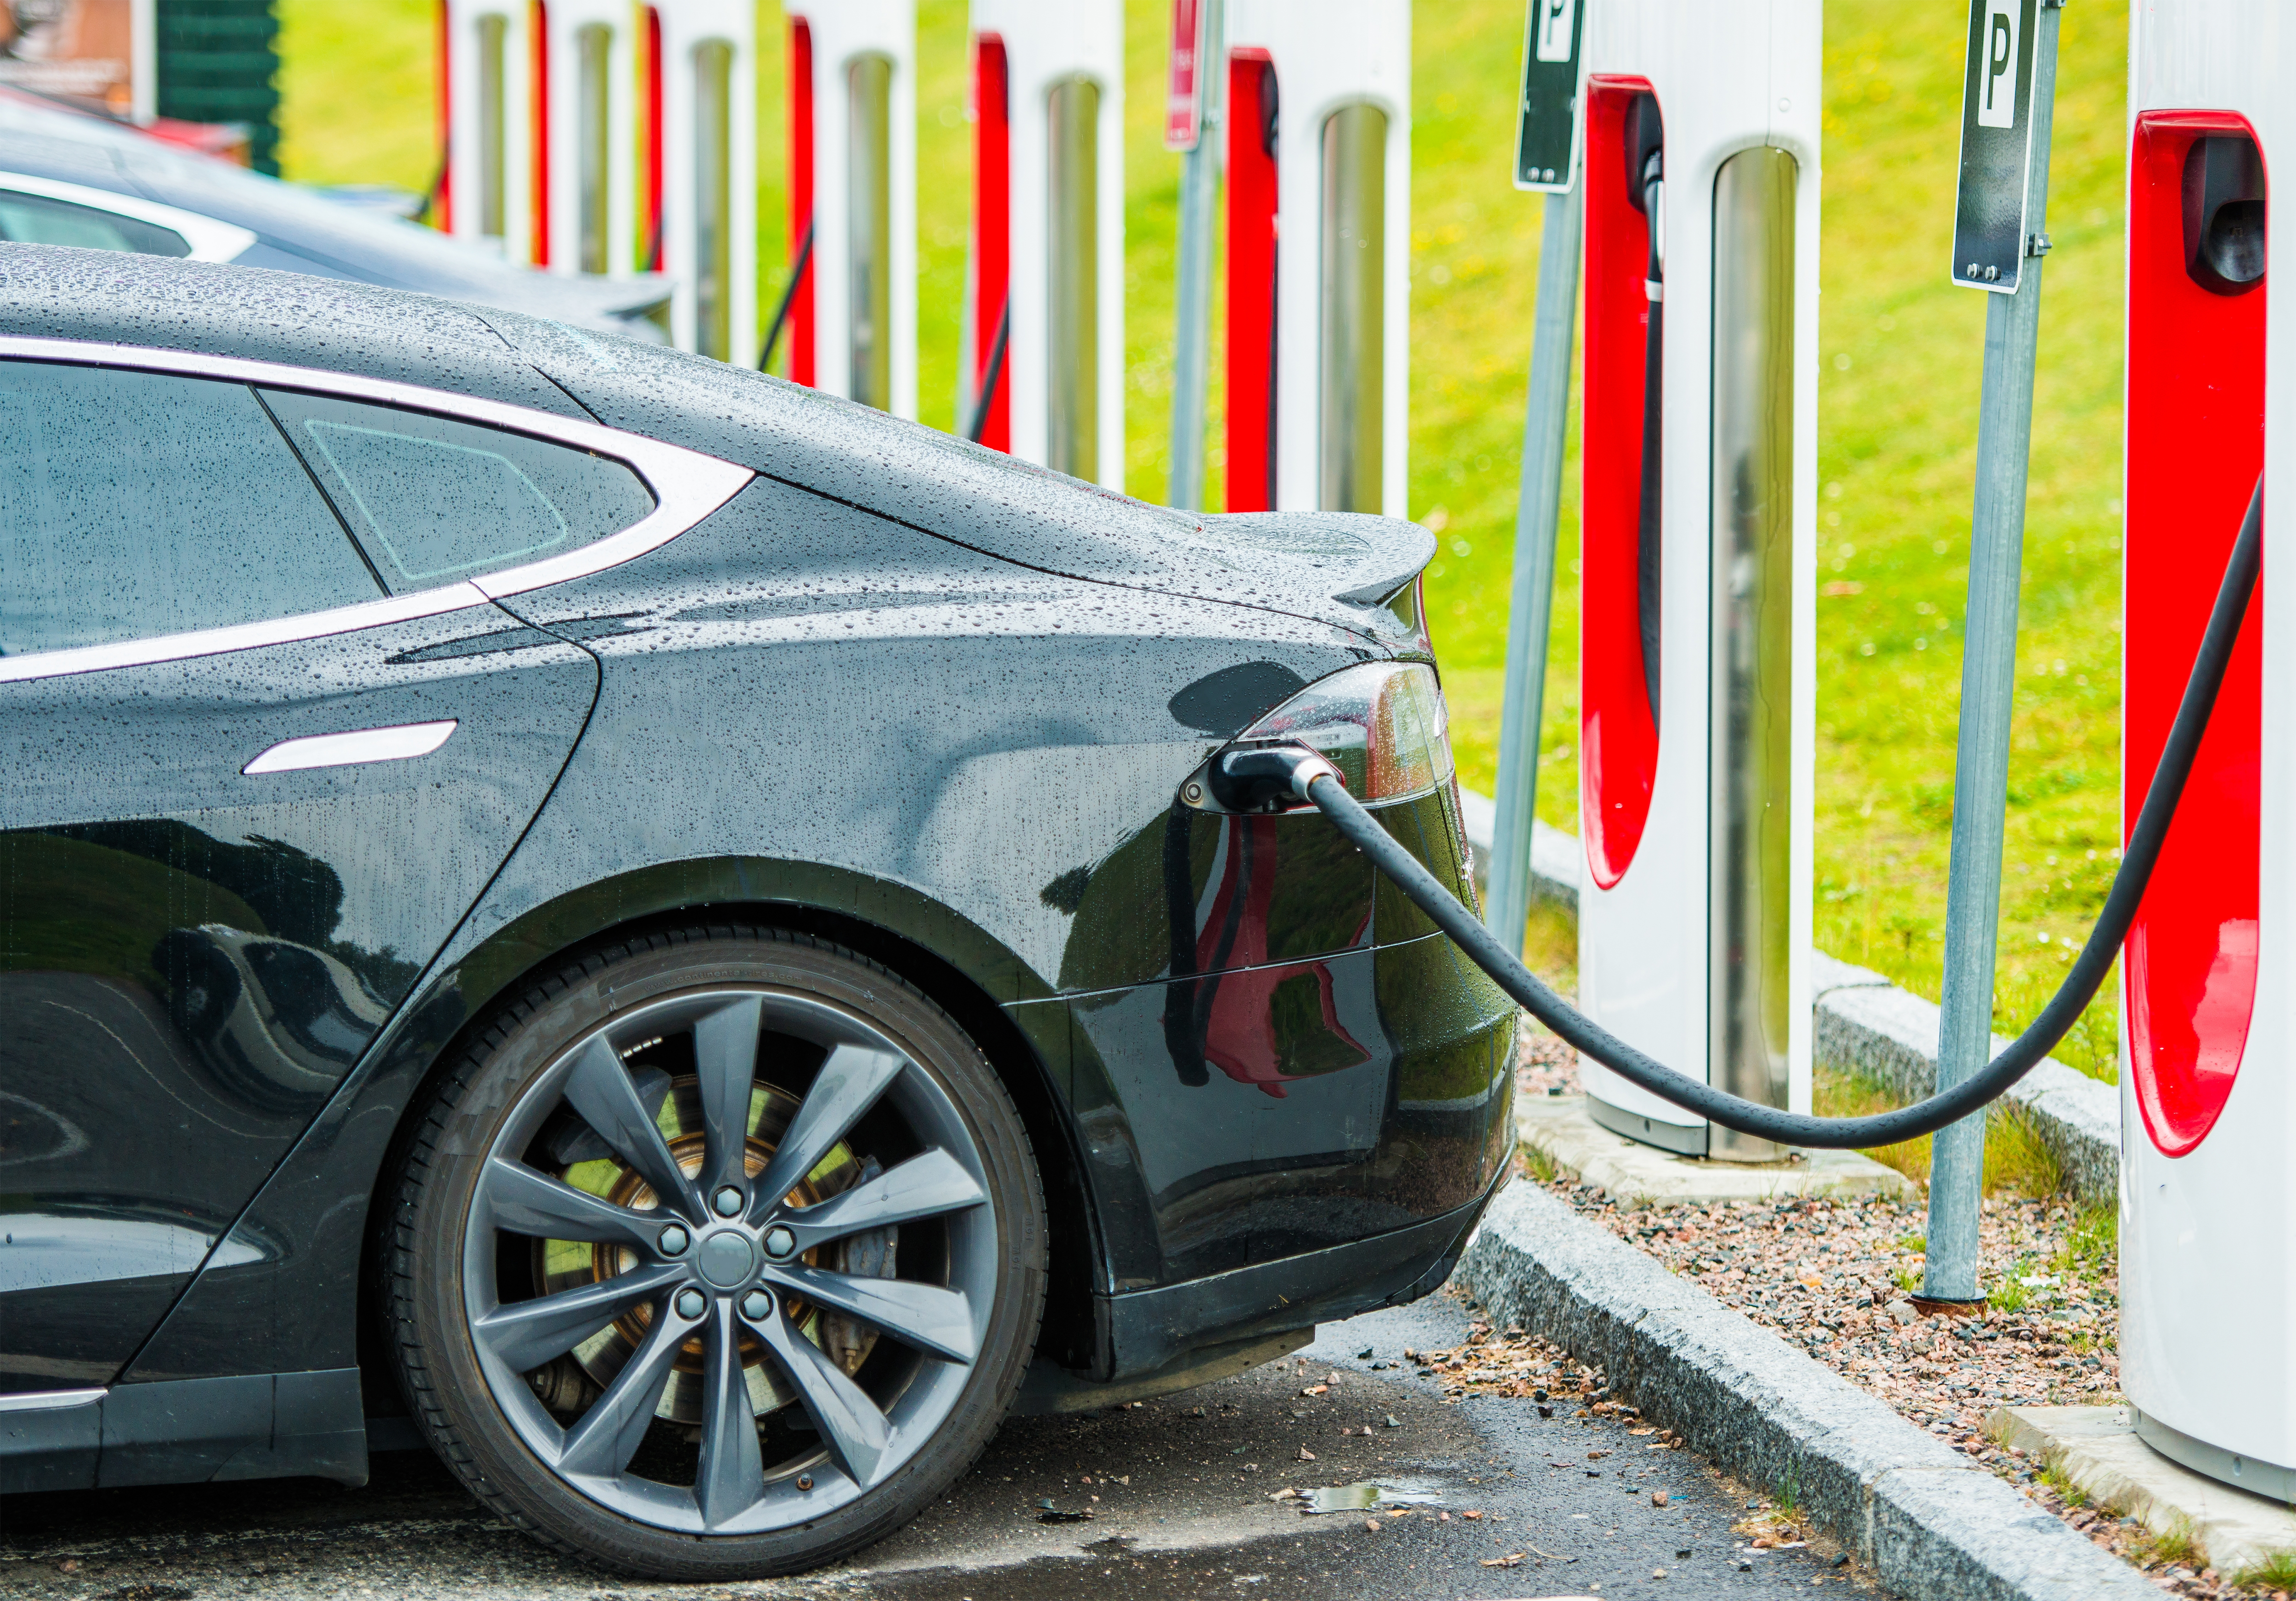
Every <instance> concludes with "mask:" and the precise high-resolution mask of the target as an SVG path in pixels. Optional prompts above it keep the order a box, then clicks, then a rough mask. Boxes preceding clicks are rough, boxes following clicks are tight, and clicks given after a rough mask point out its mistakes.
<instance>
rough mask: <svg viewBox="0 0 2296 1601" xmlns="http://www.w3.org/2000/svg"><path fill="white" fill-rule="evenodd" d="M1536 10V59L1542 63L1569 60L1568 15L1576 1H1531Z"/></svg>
mask: <svg viewBox="0 0 2296 1601" xmlns="http://www.w3.org/2000/svg"><path fill="white" fill-rule="evenodd" d="M1532 4H1534V5H1536V6H1537V7H1538V51H1537V54H1538V59H1539V60H1540V61H1542V62H1567V61H1569V60H1570V14H1571V12H1574V11H1576V10H1577V9H1578V4H1579V0H1532Z"/></svg>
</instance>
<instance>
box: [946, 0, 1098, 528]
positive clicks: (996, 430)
mask: <svg viewBox="0 0 2296 1601" xmlns="http://www.w3.org/2000/svg"><path fill="white" fill-rule="evenodd" d="M972 64H973V71H972V111H973V115H974V118H975V123H974V156H975V160H974V170H973V205H972V258H971V262H970V265H969V267H968V269H967V272H966V284H965V293H966V306H965V313H964V360H963V362H962V364H961V370H962V372H963V374H964V381H963V384H962V392H961V394H960V397H959V399H960V410H961V415H962V416H963V417H964V418H966V419H973V418H975V415H976V413H981V412H983V407H982V406H981V402H982V398H983V396H984V394H985V395H986V398H987V406H986V407H985V415H979V416H978V418H977V421H978V423H979V426H977V427H975V428H972V431H973V432H975V433H976V434H977V436H978V437H979V438H980V441H981V442H982V443H983V444H986V445H988V446H991V447H994V448H996V449H999V450H1007V451H1010V452H1011V453H1012V454H1013V455H1014V456H1020V457H1021V459H1023V460H1025V461H1031V462H1036V463H1038V464H1042V465H1044V466H1048V467H1051V468H1054V470H1056V471H1058V472H1067V473H1070V474H1073V475H1074V476H1076V477H1078V478H1082V479H1088V480H1092V481H1093V482H1095V483H1099V484H1103V485H1105V486H1106V487H1107V488H1109V489H1122V488H1123V487H1124V7H1123V4H1122V0H973V4H972Z"/></svg>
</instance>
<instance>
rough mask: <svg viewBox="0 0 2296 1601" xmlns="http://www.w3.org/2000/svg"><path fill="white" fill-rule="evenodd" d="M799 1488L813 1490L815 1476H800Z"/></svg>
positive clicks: (798, 1479)
mask: <svg viewBox="0 0 2296 1601" xmlns="http://www.w3.org/2000/svg"><path fill="white" fill-rule="evenodd" d="M797 1487H798V1488H799V1490H811V1489H812V1488H813V1475H812V1474H798V1476H797Z"/></svg>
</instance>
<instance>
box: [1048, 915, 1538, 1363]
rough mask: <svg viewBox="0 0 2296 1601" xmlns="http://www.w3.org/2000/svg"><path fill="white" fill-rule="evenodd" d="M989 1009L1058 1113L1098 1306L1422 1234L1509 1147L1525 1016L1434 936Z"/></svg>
mask: <svg viewBox="0 0 2296 1601" xmlns="http://www.w3.org/2000/svg"><path fill="white" fill-rule="evenodd" d="M1006 1014H1007V1015H1008V1016H1009V1017H1011V1018H1012V1020H1013V1022H1015V1023H1016V1024H1017V1025H1019V1027H1020V1029H1021V1032H1022V1033H1023V1034H1024V1035H1025V1036H1026V1037H1027V1038H1028V1039H1029V1043H1030V1044H1031V1045H1032V1046H1034V1047H1035V1048H1036V1049H1037V1053H1038V1055H1039V1056H1040V1058H1041V1059H1042V1060H1043V1062H1044V1063H1045V1065H1046V1069H1047V1076H1048V1077H1049V1079H1050V1080H1051V1081H1052V1083H1053V1084H1054V1087H1055V1088H1057V1089H1059V1090H1060V1091H1061V1092H1062V1095H1063V1096H1064V1098H1065V1100H1066V1103H1067V1110H1068V1112H1069V1115H1070V1119H1071V1120H1072V1122H1071V1126H1072V1129H1073V1130H1074V1133H1075V1136H1076V1143H1077V1146H1078V1155H1079V1156H1080V1157H1081V1159H1082V1160H1081V1162H1079V1167H1080V1169H1081V1171H1082V1177H1083V1178H1084V1181H1085V1185H1086V1187H1087V1191H1088V1192H1089V1195H1090V1200H1091V1203H1092V1210H1093V1213H1094V1223H1095V1231H1096V1233H1097V1236H1098V1239H1097V1242H1096V1243H1097V1245H1098V1251H1097V1253H1096V1254H1097V1255H1098V1257H1099V1263H1098V1268H1097V1272H1096V1273H1095V1277H1094V1279H1093V1281H1092V1287H1093V1289H1094V1290H1095V1292H1097V1293H1101V1294H1103V1295H1108V1296H1115V1297H1121V1296H1125V1295H1128V1294H1130V1293H1134V1292H1137V1291H1146V1290H1158V1289H1163V1288H1167V1287H1172V1286H1177V1285H1182V1284H1184V1283H1186V1282H1190V1281H1193V1280H1198V1279H1204V1278H1209V1277H1213V1276H1216V1275H1222V1274H1227V1273H1232V1272H1234V1271H1236V1270H1238V1269H1241V1268H1250V1267H1254V1266H1258V1265H1260V1264H1265V1263H1274V1262H1279V1261H1283V1260H1291V1259H1293V1258H1298V1257H1304V1256H1307V1255H1309V1254H1311V1253H1314V1252H1320V1251H1323V1250H1326V1249H1329V1248H1332V1247H1337V1246H1344V1245H1349V1244H1354V1243H1356V1242H1357V1241H1367V1240H1371V1239H1374V1238H1376V1237H1379V1236H1388V1235H1393V1234H1395V1233H1397V1232H1398V1230H1408V1229H1412V1228H1415V1227H1418V1226H1420V1225H1422V1224H1427V1223H1431V1222H1433V1221H1434V1220H1435V1219H1439V1218H1443V1217H1446V1216H1448V1215H1450V1214H1452V1213H1454V1212H1456V1211H1459V1209H1461V1208H1463V1207H1465V1206H1468V1205H1469V1204H1471V1203H1473V1202H1474V1201H1475V1200H1476V1198H1477V1197H1478V1196H1479V1195H1482V1194H1484V1193H1485V1192H1486V1191H1488V1188H1489V1187H1490V1185H1491V1183H1492V1181H1493V1180H1494V1179H1495V1178H1497V1175H1498V1173H1499V1171H1500V1170H1501V1169H1502V1168H1503V1167H1504V1166H1505V1162H1506V1159H1507V1157H1508V1156H1509V1155H1510V1154H1512V1152H1513V1146H1514V1130H1513V1090H1514V1044H1515V1029H1516V1020H1517V1018H1518V1016H1519V1015H1520V1014H1519V1013H1518V1012H1517V1010H1516V1008H1515V1006H1514V1004H1513V1001H1512V1000H1510V999H1509V998H1507V996H1506V995H1505V992H1504V991H1502V990H1501V989H1499V988H1498V987H1497V985H1496V984H1494V983H1492V982H1491V981H1490V980H1489V979H1488V977H1487V976H1485V975H1484V974H1483V973H1482V972H1481V971H1480V969H1478V968H1477V967H1475V965H1473V964H1472V962H1471V961H1469V960H1468V958H1467V957H1466V956H1465V955H1464V953H1463V952H1461V951H1460V950H1459V949H1458V948H1457V947H1456V946H1455V945H1454V944H1452V943H1451V941H1450V940H1447V939H1445V938H1443V937H1442V936H1440V935H1439V934H1437V935H1430V936H1426V937H1422V938H1417V939H1407V940H1402V941H1400V942H1398V943H1394V944H1382V945H1374V946H1371V947H1369V948H1363V949H1357V950H1351V951H1345V952H1341V953H1340V954H1337V955H1333V956H1319V957H1316V958H1314V959H1312V960H1308V961H1304V962H1287V963H1279V964H1275V965H1269V966H1266V967H1259V968H1252V969H1248V970H1243V971H1231V972H1228V973H1221V974H1216V975H1210V976H1208V977H1205V978H1193V979H1182V980H1172V981H1165V982H1162V983H1157V984H1143V985H1136V986H1133V987H1131V988H1128V989H1118V990H1107V991H1102V992H1100V993H1098V994H1092V995H1082V996H1070V997H1062V998H1058V999H1054V1000H1046V1001H1037V1002H1029V1003H1024V1004H1021V1005H1018V1006H1010V1007H1007V1008H1006ZM1104 1349H1105V1348H1104V1347H1103V1350H1104Z"/></svg>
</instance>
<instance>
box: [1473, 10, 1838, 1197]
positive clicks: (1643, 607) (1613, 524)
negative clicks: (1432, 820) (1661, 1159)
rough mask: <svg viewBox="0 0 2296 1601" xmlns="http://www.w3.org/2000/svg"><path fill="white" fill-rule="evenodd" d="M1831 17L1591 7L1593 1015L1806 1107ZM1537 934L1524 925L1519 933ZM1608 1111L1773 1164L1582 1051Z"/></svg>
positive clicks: (1584, 804) (1585, 539) (1589, 793)
mask: <svg viewBox="0 0 2296 1601" xmlns="http://www.w3.org/2000/svg"><path fill="white" fill-rule="evenodd" d="M1820 13H1821V5H1820V0H1611V3H1610V4H1603V5H1600V6H1590V7H1589V8H1588V12H1587V21H1586V32H1585V38H1584V47H1583V55H1584V59H1585V62H1586V70H1587V87H1586V91H1585V99H1584V104H1583V106H1582V109H1581V115H1582V116H1583V117H1584V118H1585V119H1586V125H1587V130H1586V142H1585V168H1584V171H1583V177H1582V179H1581V182H1582V184H1583V185H1584V196H1585V208H1586V240H1587V244H1586V302H1587V311H1586V322H1587V353H1586V372H1587V381H1586V407H1585V452H1584V469H1585V484H1584V496H1583V518H1582V534H1581V542H1580V544H1581V549H1580V555H1581V566H1582V570H1583V582H1582V590H1581V594H1582V604H1581V622H1580V627H1581V630H1582V636H1583V644H1582V647H1581V709H1580V719H1581V720H1580V733H1579V745H1580V750H1581V785H1580V797H1579V801H1580V804H1579V819H1580V823H1579V826H1580V834H1581V840H1582V843H1583V846H1584V849H1585V851H1586V874H1587V877H1586V880H1585V882H1584V884H1583V887H1582V889H1581V891H1580V897H1579V996H1580V999H1579V1007H1580V1010H1582V1011H1583V1012H1585V1013H1586V1014H1587V1016H1589V1017H1590V1018H1592V1019H1594V1020H1595V1022H1598V1023H1600V1024H1602V1025H1603V1027H1604V1028H1607V1029H1609V1030H1611V1032H1613V1033H1614V1034H1617V1035H1619V1036H1620V1037H1621V1038H1622V1039H1625V1040H1627V1041H1628V1043H1629V1044H1631V1045H1634V1046H1636V1047H1639V1048H1640V1049H1642V1050H1644V1051H1645V1052H1648V1053H1649V1054H1651V1055H1654V1056H1656V1057H1657V1058H1659V1059H1660V1060H1661V1061H1663V1062H1669V1063H1678V1064H1681V1065H1682V1066H1683V1067H1684V1068H1685V1070H1690V1071H1694V1064H1696V1063H1705V1064H1706V1076H1707V1081H1708V1082H1709V1083H1710V1084H1712V1085H1714V1086H1716V1087H1717V1088H1722V1089H1725V1090H1727V1091H1729V1092H1730V1093H1732V1094H1734V1095H1737V1096H1743V1098H1745V1099H1747V1100H1751V1101H1755V1102H1758V1103H1760V1104H1767V1105H1773V1106H1782V1107H1785V1108H1787V1109H1789V1110H1792V1111H1796V1112H1807V1111H1808V1108H1809V1096H1810V1004H1809V1003H1810V996H1809V973H1808V954H1807V953H1808V950H1809V947H1810V922H1809V918H1810V860H1811V858H1810V833H1811V823H1812V811H1811V790H1812V776H1813V768H1814V765H1815V763H1814V748H1815V730H1816V676H1815V671H1814V664H1813V661H1812V653H1813V645H1814V640H1815V634H1816V628H1815V622H1816V612H1815V604H1816V603H1815V587H1816V558H1815V547H1814V544H1813V534H1812V526H1813V523H1814V521H1815V513H1816V387H1817V385H1816V378H1817V366H1816V349H1817V263H1818V151H1819V130H1820V126H1821V124H1820V114H1821V109H1822V108H1821V93H1822V78H1821V60H1822V58H1821V43H1822V41H1821V36H1820V24H1821V14H1820ZM1518 937H1519V936H1518ZM1580 1075H1581V1082H1582V1083H1583V1084H1584V1086H1585V1088H1586V1089H1587V1096H1588V1101H1589V1110H1590V1112H1591V1113H1592V1115H1593V1116H1594V1118H1595V1121H1597V1122H1599V1123H1601V1124H1603V1126H1605V1127H1606V1128H1609V1129H1613V1130H1614V1131H1616V1132H1618V1133H1621V1134H1625V1135H1627V1136H1628V1137H1632V1138H1635V1139H1638V1140H1643V1141H1645V1142H1647V1143H1650V1144H1652V1145H1659V1146H1661V1147H1662V1148H1665V1149H1668V1150H1672V1151H1677V1152H1682V1153H1685V1154H1691V1155H1697V1156H1705V1155H1713V1156H1726V1157H1729V1158H1732V1159H1734V1160H1741V1161H1744V1160H1767V1159H1772V1158H1775V1157H1778V1156H1780V1155H1783V1154H1784V1153H1783V1152H1781V1151H1779V1150H1778V1149H1777V1148H1776V1147H1775V1145H1772V1144H1770V1142H1768V1141H1766V1140H1759V1139H1755V1138H1752V1137H1748V1136H1744V1135H1741V1134H1737V1133H1734V1132H1732V1131H1730V1130H1726V1129H1720V1128H1710V1126H1709V1125H1708V1124H1707V1123H1706V1122H1705V1121H1703V1120H1702V1119H1699V1118H1697V1117H1696V1116H1695V1115H1694V1114H1692V1113H1689V1112H1683V1111H1681V1110H1679V1109H1678V1108H1677V1107H1675V1106H1674V1105H1672V1104H1669V1103H1668V1102H1666V1101H1662V1100H1661V1099H1659V1098H1658V1097H1657V1096H1652V1095H1651V1094H1648V1093H1647V1092H1645V1091H1644V1090H1641V1089H1638V1088H1636V1087H1635V1086H1633V1085H1631V1084H1629V1083H1628V1082H1627V1081H1626V1080H1624V1079H1622V1078H1620V1077H1619V1076H1618V1075H1617V1074H1615V1073H1613V1072H1611V1071H1610V1070H1609V1069H1607V1068H1604V1067H1603V1066H1601V1065H1599V1064H1598V1063H1595V1062H1593V1061H1591V1060H1589V1059H1587V1058H1584V1057H1582V1058H1581V1066H1580Z"/></svg>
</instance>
